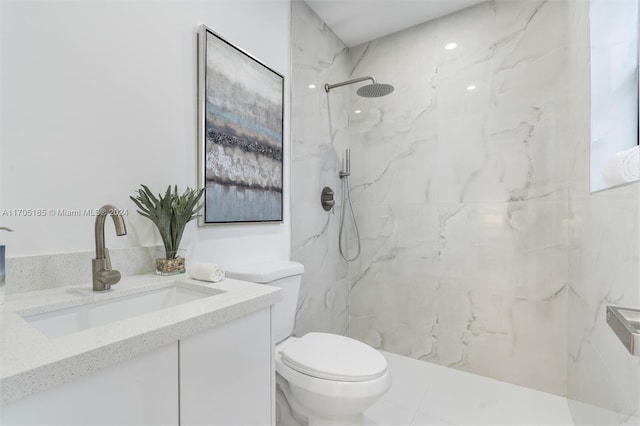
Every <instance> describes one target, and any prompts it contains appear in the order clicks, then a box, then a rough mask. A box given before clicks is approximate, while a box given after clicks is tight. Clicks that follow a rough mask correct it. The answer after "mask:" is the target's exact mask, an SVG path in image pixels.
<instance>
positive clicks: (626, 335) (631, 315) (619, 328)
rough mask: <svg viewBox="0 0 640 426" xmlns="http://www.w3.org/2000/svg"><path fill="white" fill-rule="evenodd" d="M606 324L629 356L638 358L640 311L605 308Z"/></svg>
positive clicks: (639, 350)
mask: <svg viewBox="0 0 640 426" xmlns="http://www.w3.org/2000/svg"><path fill="white" fill-rule="evenodd" d="M607 324H609V327H611V329H612V330H613V332H614V333H615V334H616V336H618V339H620V341H621V342H622V344H623V345H624V347H625V348H627V350H628V351H629V352H630V353H631V355H634V356H640V309H631V308H621V307H618V306H607Z"/></svg>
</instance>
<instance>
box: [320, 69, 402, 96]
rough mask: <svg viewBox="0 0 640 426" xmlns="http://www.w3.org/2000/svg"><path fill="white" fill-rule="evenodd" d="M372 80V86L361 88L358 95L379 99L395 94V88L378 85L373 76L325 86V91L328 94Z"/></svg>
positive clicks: (388, 85) (387, 85)
mask: <svg viewBox="0 0 640 426" xmlns="http://www.w3.org/2000/svg"><path fill="white" fill-rule="evenodd" d="M366 80H371V81H372V83H371V84H367V85H366V86H362V87H361V88H359V89H358V90H357V91H356V93H357V94H358V95H359V96H362V97H363V98H378V97H380V96H386V95H388V94H389V93H391V92H393V86H392V85H390V84H383V83H376V79H375V78H373V76H372V75H368V76H366V77H359V78H354V79H352V80H347V81H343V82H341V83H336V84H325V85H324V90H325V91H326V92H327V93H328V92H329V90H331V89H335V88H336V87H341V86H346V85H348V84H353V83H359V82H361V81H366Z"/></svg>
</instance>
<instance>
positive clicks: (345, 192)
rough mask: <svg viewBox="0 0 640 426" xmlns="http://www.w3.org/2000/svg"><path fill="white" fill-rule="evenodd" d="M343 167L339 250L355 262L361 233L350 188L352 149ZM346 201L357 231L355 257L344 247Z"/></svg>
mask: <svg viewBox="0 0 640 426" xmlns="http://www.w3.org/2000/svg"><path fill="white" fill-rule="evenodd" d="M343 169H344V170H341V171H340V173H338V176H339V177H340V179H341V180H342V213H341V214H340V232H339V234H338V250H339V251H340V256H342V258H343V259H344V260H346V261H347V262H353V261H354V260H356V259H357V258H358V257H360V233H359V232H358V224H357V223H356V216H355V214H354V213H353V204H352V203H351V189H350V188H349V176H350V175H351V150H350V149H347V150H346V151H345V155H344V163H343ZM346 201H349V211H350V212H351V220H352V221H353V229H354V231H355V233H356V244H357V245H356V247H357V248H356V254H355V256H354V257H348V256H347V254H346V250H343V249H342V236H343V230H344V215H345V212H346V211H347V204H346Z"/></svg>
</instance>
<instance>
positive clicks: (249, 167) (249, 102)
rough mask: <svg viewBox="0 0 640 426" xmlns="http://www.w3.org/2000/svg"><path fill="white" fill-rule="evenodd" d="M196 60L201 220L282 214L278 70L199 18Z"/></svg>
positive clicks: (240, 220)
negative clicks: (228, 39)
mask: <svg viewBox="0 0 640 426" xmlns="http://www.w3.org/2000/svg"><path fill="white" fill-rule="evenodd" d="M198 62H199V64H198V70H199V74H198V83H199V111H198V113H199V144H198V145H199V147H198V150H199V155H198V167H199V182H200V187H201V188H204V189H205V194H204V212H203V214H202V216H201V217H200V225H210V224H221V223H243V222H281V221H282V210H283V208H282V205H283V197H282V196H283V155H282V154H283V129H284V77H283V75H282V74H280V73H278V72H277V71H275V70H273V69H272V68H269V67H268V66H266V65H265V64H263V63H262V62H260V61H258V60H257V59H256V58H254V57H253V56H251V55H249V54H248V53H246V52H245V51H243V50H241V49H239V48H237V47H236V46H234V45H233V44H231V43H230V42H228V41H227V40H225V39H224V38H222V37H220V36H219V35H217V34H216V33H215V32H213V31H212V30H211V29H209V28H207V27H206V26H204V25H203V26H202V27H201V30H200V35H199V54H198Z"/></svg>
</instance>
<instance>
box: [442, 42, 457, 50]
mask: <svg viewBox="0 0 640 426" xmlns="http://www.w3.org/2000/svg"><path fill="white" fill-rule="evenodd" d="M456 47H458V43H449V44H447V45H446V46H445V47H444V48H445V49H447V50H453V49H455V48H456Z"/></svg>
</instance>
